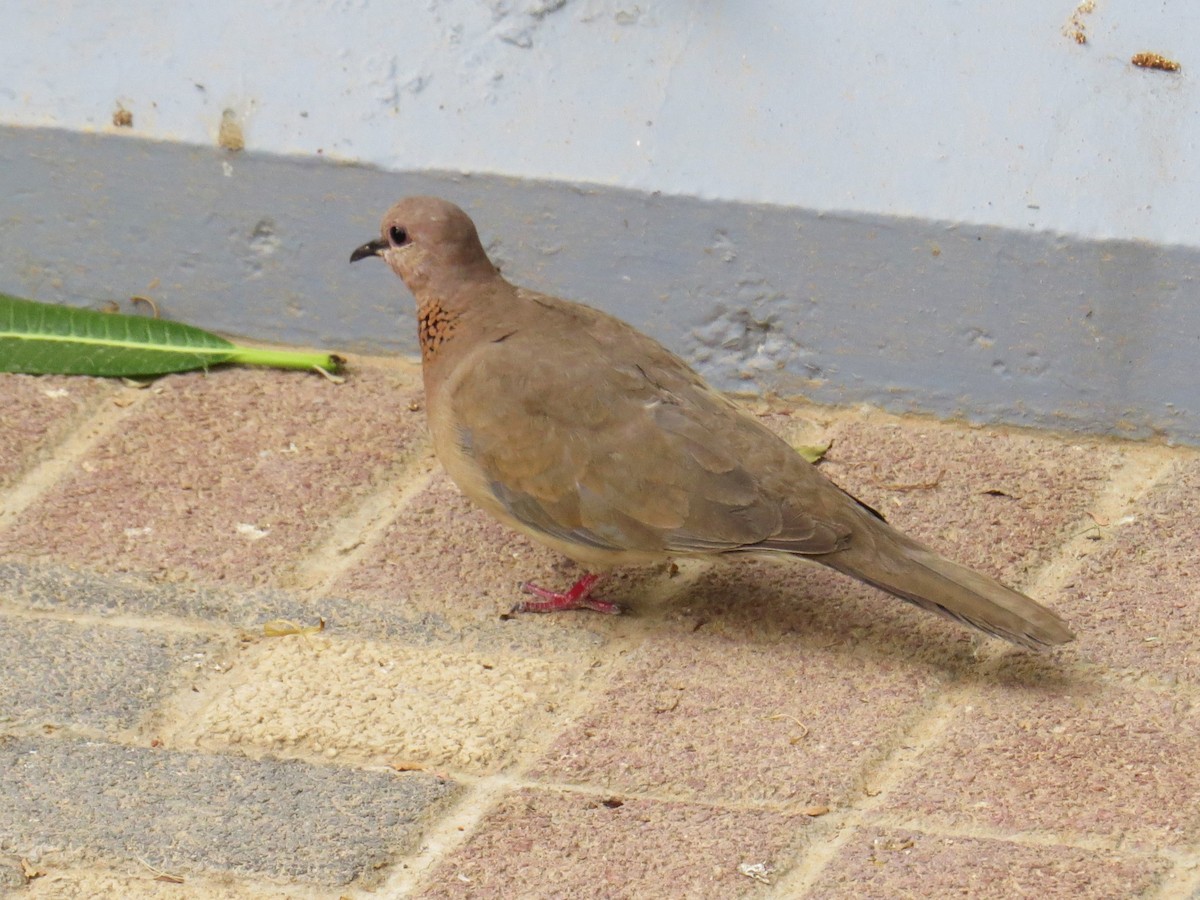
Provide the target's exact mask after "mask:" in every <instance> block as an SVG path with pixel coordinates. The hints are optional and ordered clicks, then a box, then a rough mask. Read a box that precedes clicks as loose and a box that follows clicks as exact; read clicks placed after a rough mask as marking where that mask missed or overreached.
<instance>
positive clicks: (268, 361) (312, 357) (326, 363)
mask: <svg viewBox="0 0 1200 900" xmlns="http://www.w3.org/2000/svg"><path fill="white" fill-rule="evenodd" d="M225 362H227V363H240V364H241V365H245V366H274V367H275V368H278V369H312V368H320V369H325V370H326V371H329V372H336V371H337V370H338V369H339V368H341V366H340V361H339V360H338V359H337V358H336V357H335V356H333V355H332V354H329V353H311V352H306V351H303V350H267V349H262V348H259V347H234V348H233V353H232V354H230V356H229V357H228V359H226V360H225Z"/></svg>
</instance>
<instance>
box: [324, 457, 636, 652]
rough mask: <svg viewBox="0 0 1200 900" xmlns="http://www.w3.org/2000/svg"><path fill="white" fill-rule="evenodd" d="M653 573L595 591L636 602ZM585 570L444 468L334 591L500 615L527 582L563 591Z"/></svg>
mask: <svg viewBox="0 0 1200 900" xmlns="http://www.w3.org/2000/svg"><path fill="white" fill-rule="evenodd" d="M656 574H657V573H656V571H655V570H654V569H646V570H640V571H630V572H623V573H619V574H617V575H616V576H615V577H613V578H611V579H609V580H608V581H606V582H605V583H604V584H603V585H602V586H601V587H600V588H597V591H596V593H597V595H598V596H603V597H605V598H608V599H612V600H614V601H616V602H618V603H622V604H626V605H630V604H637V603H638V602H639V601H640V594H641V592H642V591H643V590H644V589H645V588H646V587H647V585H648V583H649V582H650V581H652V580H653V579H654V578H655V576H656ZM580 575H581V570H580V569H579V568H578V567H577V566H575V565H574V564H573V563H572V562H570V560H567V559H566V558H565V557H562V556H560V555H558V554H557V553H554V552H553V551H551V550H548V549H546V548H545V547H542V546H541V545H540V544H535V543H534V542H533V541H531V540H529V539H528V538H526V537H524V536H523V535H520V534H518V533H517V532H515V531H513V530H512V529H510V528H507V527H505V526H504V525H501V524H500V523H499V522H497V521H496V520H495V519H493V518H492V517H491V516H489V515H487V514H486V513H484V512H482V511H481V510H479V509H477V508H476V507H475V506H474V505H473V504H472V503H471V502H470V501H469V500H467V499H466V497H464V496H463V494H462V492H460V491H459V490H458V488H456V487H455V486H454V484H453V483H452V482H451V481H450V479H449V478H448V477H447V476H446V475H445V473H443V472H442V471H441V470H440V467H439V468H438V472H437V475H436V476H435V477H434V480H433V482H432V483H431V484H430V485H429V487H427V488H426V489H425V490H424V491H422V492H421V493H420V494H418V495H417V496H416V497H413V498H412V499H411V500H410V501H409V502H408V504H407V505H406V506H405V508H404V509H403V510H402V511H401V513H400V515H399V516H397V517H396V519H395V521H394V522H392V524H391V525H390V526H389V527H388V529H387V530H386V532H385V533H384V535H383V536H382V538H381V539H380V541H379V542H378V544H377V545H376V546H375V547H373V548H372V549H371V551H370V552H369V553H368V554H367V556H366V558H365V559H364V560H363V561H362V562H361V563H359V565H357V566H355V567H354V568H353V569H351V570H350V571H348V572H347V573H346V574H345V575H344V576H343V577H342V578H341V579H340V580H339V581H338V583H337V584H336V585H335V586H334V587H333V591H334V592H336V593H340V594H344V595H346V596H350V597H354V598H356V599H364V598H365V599H368V600H369V599H374V600H376V601H378V602H382V603H387V604H396V605H397V608H411V609H413V610H432V611H435V612H437V613H438V614H439V615H443V616H445V617H446V618H448V619H449V620H451V621H460V622H461V621H464V620H473V621H479V620H483V619H490V620H495V619H496V618H497V617H498V616H500V615H502V614H505V613H507V612H508V611H509V610H510V609H511V608H512V606H513V604H515V603H516V602H517V601H519V600H521V599H522V598H523V597H524V596H525V595H524V594H522V593H521V591H520V588H519V585H520V583H521V582H522V581H533V582H535V583H537V584H541V585H543V586H545V587H548V588H554V589H556V590H561V589H565V588H567V587H569V586H570V585H571V584H572V583H573V582H574V581H575V580H576V579H577V578H579V577H580ZM521 619H522V623H521V625H522V627H525V628H530V629H533V628H537V629H550V630H554V629H556V628H576V627H584V628H592V629H597V628H598V629H604V630H610V629H612V628H614V627H617V623H616V622H615V621H614V620H613V618H612V617H608V616H603V615H599V614H597V613H593V612H590V611H588V610H575V611H569V612H564V613H556V614H553V615H550V616H541V615H523V616H521Z"/></svg>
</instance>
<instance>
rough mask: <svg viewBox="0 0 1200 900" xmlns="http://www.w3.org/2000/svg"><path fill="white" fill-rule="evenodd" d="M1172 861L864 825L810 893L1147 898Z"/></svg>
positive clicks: (831, 897) (998, 899) (1018, 899)
mask: <svg viewBox="0 0 1200 900" xmlns="http://www.w3.org/2000/svg"><path fill="white" fill-rule="evenodd" d="M1169 867H1170V864H1169V863H1168V862H1166V861H1165V860H1162V859H1155V858H1153V857H1146V856H1134V855H1130V854H1127V853H1119V852H1113V851H1102V850H1082V849H1078V848H1075V847H1064V846H1054V845H1048V846H1047V845H1029V844H1018V843H1010V842H1008V841H998V840H988V839H981V838H970V837H947V836H943V835H937V834H926V833H923V832H920V831H900V830H888V829H882V828H881V829H864V830H860V831H856V832H855V833H854V834H853V835H852V836H851V837H850V839H849V840H848V841H846V842H845V844H843V846H842V848H841V849H840V850H839V852H838V854H837V855H836V856H835V857H834V858H833V860H831V861H830V863H829V864H828V865H827V866H826V867H825V869H824V870H823V871H822V872H821V875H820V877H819V878H818V880H817V881H816V883H815V884H814V885H812V886H811V887H810V889H809V890H808V892H807V893H806V894H805V895H804V896H805V897H807V898H812V900H817V898H822V900H824V898H828V900H835V898H847V900H849V898H856V900H857V898H888V900H891V898H896V897H971V898H979V900H985V898H986V900H1008V898H1011V900H1025V898H1029V897H1038V898H1062V900H1075V898H1078V900H1088V898H1094V900H1108V898H1113V897H1140V896H1145V893H1144V892H1146V891H1149V890H1150V889H1152V888H1153V887H1154V886H1155V884H1156V883H1157V882H1158V880H1159V878H1161V876H1162V875H1163V873H1164V872H1165V871H1166V870H1167V869H1168V868H1169Z"/></svg>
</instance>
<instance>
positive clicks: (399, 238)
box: [388, 225, 408, 247]
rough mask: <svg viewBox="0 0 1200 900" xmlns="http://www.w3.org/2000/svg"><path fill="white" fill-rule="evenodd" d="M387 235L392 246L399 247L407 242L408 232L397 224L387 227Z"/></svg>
mask: <svg viewBox="0 0 1200 900" xmlns="http://www.w3.org/2000/svg"><path fill="white" fill-rule="evenodd" d="M388 237H389V238H391V241H392V246H393V247H400V246H403V245H404V244H407V243H408V232H407V231H405V230H404V229H403V228H401V227H400V226H399V225H393V226H392V227H391V228H389V229H388Z"/></svg>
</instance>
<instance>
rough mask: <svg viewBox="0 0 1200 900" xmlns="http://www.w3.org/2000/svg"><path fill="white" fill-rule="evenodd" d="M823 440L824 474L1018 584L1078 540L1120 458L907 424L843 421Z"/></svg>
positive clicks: (1040, 439)
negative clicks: (1075, 533)
mask: <svg viewBox="0 0 1200 900" xmlns="http://www.w3.org/2000/svg"><path fill="white" fill-rule="evenodd" d="M825 439H832V440H833V442H834V443H833V447H832V448H831V449H830V451H829V453H828V455H827V457H826V459H827V462H825V463H822V466H823V471H825V474H827V475H829V476H830V477H831V478H833V479H834V480H835V481H837V482H838V483H839V484H840V485H841V486H842V487H844V488H846V489H847V490H848V491H850V492H851V493H853V494H855V495H856V496H858V497H859V498H861V499H862V500H864V501H866V502H867V503H870V504H871V505H872V506H874V507H876V508H877V509H878V510H879V511H880V512H881V513H883V514H884V515H885V516H886V517H887V518H888V520H889V521H890V522H891V523H892V524H893V525H896V526H897V527H899V528H900V529H901V530H902V531H907V532H909V533H911V534H912V535H913V536H914V537H918V538H920V539H921V540H925V541H928V542H929V543H931V544H932V545H933V546H934V547H935V548H936V549H938V550H939V551H940V552H942V553H945V554H946V555H948V556H952V557H953V558H955V559H957V560H958V561H959V562H962V563H965V564H967V565H970V566H973V567H975V568H979V569H981V570H983V571H985V572H988V573H989V574H991V575H995V576H997V577H1001V578H1004V579H1008V580H1017V581H1020V580H1021V579H1022V578H1023V577H1024V576H1025V575H1026V573H1027V572H1028V569H1029V567H1031V566H1035V565H1037V564H1038V563H1039V562H1040V561H1041V560H1042V558H1044V557H1045V556H1046V555H1047V554H1048V553H1052V552H1053V551H1054V550H1056V549H1057V548H1058V546H1059V545H1060V544H1061V543H1062V542H1063V540H1064V539H1065V538H1067V537H1069V536H1070V534H1071V533H1072V532H1071V529H1073V528H1074V527H1075V526H1076V524H1077V523H1078V521H1079V520H1080V519H1081V518H1083V517H1084V516H1085V514H1086V513H1087V512H1088V510H1089V509H1090V507H1091V504H1092V502H1093V500H1094V498H1095V496H1096V494H1097V493H1098V492H1099V491H1100V490H1101V489H1102V488H1103V487H1104V486H1105V484H1106V483H1107V481H1108V479H1109V477H1110V476H1111V475H1112V473H1113V471H1114V470H1115V469H1116V467H1117V466H1118V465H1119V464H1120V463H1121V461H1122V457H1121V453H1120V451H1119V450H1118V449H1116V448H1115V447H1114V446H1113V445H1110V444H1103V443H1098V442H1092V441H1084V440H1064V439H1062V438H1059V437H1053V436H1045V435H1033V434H1028V433H1020V432H1003V431H997V430H983V429H973V428H965V427H948V426H945V425H941V424H935V423H929V425H928V427H926V428H921V427H920V423H919V422H918V423H914V422H912V421H908V420H905V421H904V422H903V424H902V425H901V424H900V423H895V424H894V425H887V424H876V423H873V422H872V423H867V422H843V423H838V424H835V425H834V426H833V427H832V428H831V429H829V430H828V431H827V432H825ZM989 492H993V493H989Z"/></svg>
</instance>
